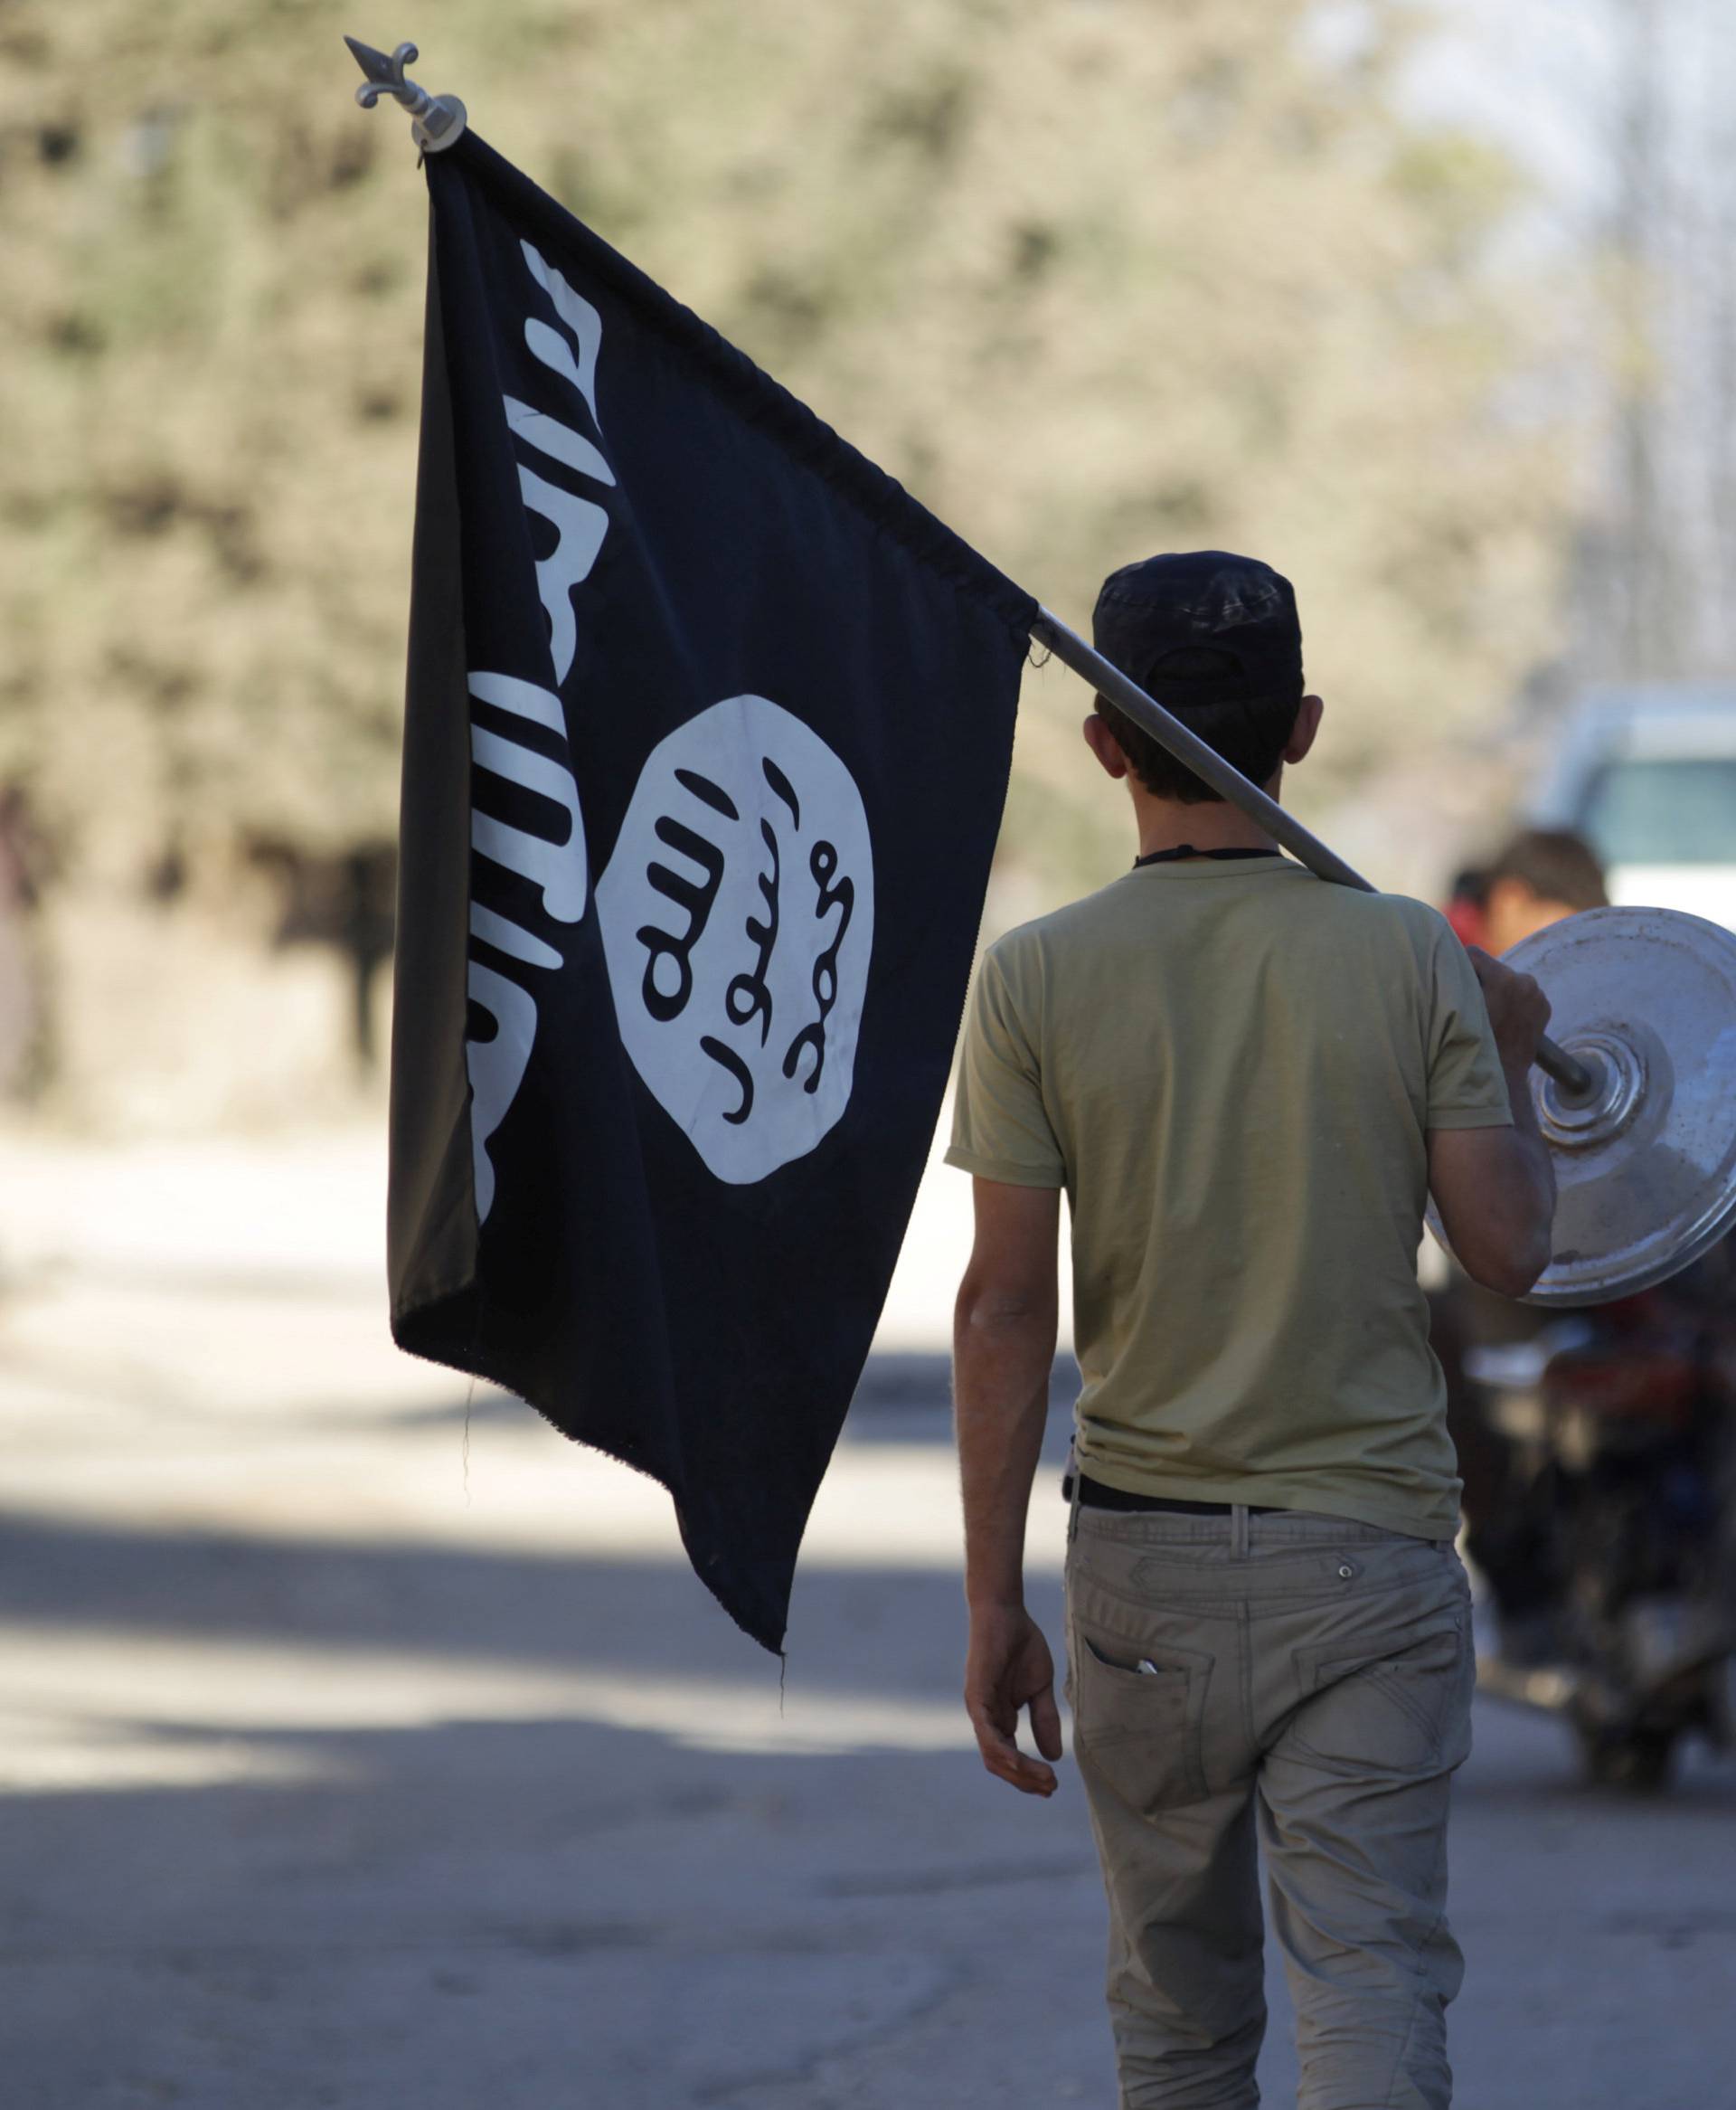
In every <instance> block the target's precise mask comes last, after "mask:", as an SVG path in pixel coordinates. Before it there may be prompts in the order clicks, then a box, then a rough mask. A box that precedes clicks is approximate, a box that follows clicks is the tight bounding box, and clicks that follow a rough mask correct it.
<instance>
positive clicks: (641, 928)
mask: <svg viewBox="0 0 1736 2110" xmlns="http://www.w3.org/2000/svg"><path fill="white" fill-rule="evenodd" d="M873 896H874V886H873V849H872V846H871V844H870V840H869V834H868V817H867V814H866V812H865V811H864V809H863V803H862V795H861V793H860V791H858V790H857V788H856V784H855V780H854V778H853V777H852V776H851V774H850V772H849V771H848V770H847V769H846V768H845V767H844V763H843V762H842V761H841V760H840V759H839V757H838V756H837V754H836V753H835V752H834V751H833V749H832V748H831V747H829V746H828V745H827V743H826V742H825V741H824V740H823V739H821V737H820V736H819V734H818V733H816V732H815V731H814V730H813V729H812V727H810V726H808V725H807V724H804V723H803V722H802V720H801V719H799V718H797V717H796V716H795V715H794V714H792V713H791V712H789V711H787V710H785V709H783V708H782V706H781V705H778V704H774V703H772V702H770V701H769V700H768V698H766V697H764V696H757V695H741V696H731V697H730V698H729V699H728V700H727V701H726V702H723V703H720V704H714V705H712V707H711V708H710V709H709V710H705V711H702V712H700V713H699V714H698V715H697V716H696V717H693V718H690V719H689V720H688V721H687V723H686V724H684V725H682V726H680V727H678V728H677V729H676V731H675V732H674V733H670V734H669V735H668V737H667V738H666V739H665V740H663V741H661V742H660V743H658V745H657V746H656V748H654V749H653V750H652V752H651V754H650V756H649V757H648V759H647V760H646V764H645V767H644V769H643V770H642V771H641V772H640V775H639V781H638V783H637V786H636V787H635V790H634V793H633V799H632V802H631V804H630V805H629V807H628V809H627V818H626V819H625V820H624V821H623V822H622V825H621V831H620V835H619V837H618V839H617V841H616V845H615V850H614V854H613V856H611V857H610V859H609V868H608V870H607V871H606V872H605V873H604V874H603V876H602V878H601V879H600V880H599V882H598V885H597V908H598V913H599V919H600V923H601V929H602V936H603V946H604V951H605V954H606V956H607V958H608V961H609V986H610V988H611V989H612V990H613V993H614V998H615V1010H616V1016H617V1018H618V1022H619V1026H620V1032H621V1038H622V1041H623V1042H624V1044H625V1046H626V1047H627V1053H628V1055H630V1056H631V1057H632V1060H633V1064H634V1066H635V1068H636V1069H637V1071H638V1074H639V1075H640V1077H641V1078H642V1079H643V1080H644V1082H645V1083H646V1087H647V1088H648V1089H649V1091H650V1092H651V1093H652V1094H653V1096H654V1097H655V1098H656V1100H657V1102H658V1103H659V1104H660V1105H661V1106H662V1107H663V1109H664V1111H665V1112H666V1113H667V1114H668V1115H669V1117H670V1118H671V1120H673V1121H675V1124H676V1126H677V1127H678V1128H680V1129H681V1130H682V1131H683V1132H684V1134H685V1135H686V1136H687V1138H688V1139H689V1140H690V1141H691V1142H692V1143H693V1148H694V1149H695V1150H697V1151H698V1152H699V1155H700V1156H701V1158H702V1159H703V1160H704V1162H705V1164H706V1165H707V1166H708V1167H709V1168H710V1169H711V1170H712V1172H713V1173H714V1174H715V1175H716V1176H717V1178H719V1179H722V1180H724V1181H726V1182H728V1183H729V1184H731V1186H748V1185H750V1184H752V1183H753V1182H755V1181H757V1180H760V1179H764V1178H767V1177H768V1176H769V1174H771V1173H773V1172H775V1171H777V1170H778V1169H779V1168H780V1167H781V1166H784V1165H788V1164H790V1163H791V1162H792V1161H793V1160H795V1159H797V1158H802V1157H805V1156H806V1155H807V1153H808V1152H809V1151H810V1150H813V1149H814V1148H815V1146H816V1144H817V1143H818V1142H819V1141H820V1140H822V1138H824V1137H825V1136H826V1134H827V1133H828V1132H829V1131H831V1130H832V1129H833V1128H835V1126H836V1125H837V1122H838V1121H839V1120H840V1119H841V1118H842V1116H843V1113H844V1109H845V1107H846V1106H847V1105H848V1104H849V1102H850V1094H851V1091H852V1088H853V1086H854V1076H855V1058H856V1043H857V1038H858V1035H859V1033H860V1029H861V1025H862V1008H863V998H864V996H865V994H866V990H867V985H868V963H869V959H870V956H871V954H872V952H873V913H874V900H873Z"/></svg>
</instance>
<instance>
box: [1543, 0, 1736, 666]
mask: <svg viewBox="0 0 1736 2110" xmlns="http://www.w3.org/2000/svg"><path fill="white" fill-rule="evenodd" d="M1600 12H1601V14H1603V16H1604V18H1605V25H1606V27H1607V28H1608V30H1609V33H1610V43H1611V53H1612V56H1611V62H1610V64H1609V68H1608V80H1607V85H1606V87H1605V90H1604V94H1603V97H1602V100H1601V107H1599V108H1597V109H1591V110H1588V112H1587V113H1586V115H1587V118H1588V119H1589V126H1590V129H1591V130H1592V132H1593V134H1594V136H1598V135H1600V136H1601V137H1602V138H1603V140H1604V141H1605V143H1606V146H1605V153H1604V156H1603V160H1604V162H1605V164H1606V166H1607V167H1608V169H1609V174H1610V178H1611V181H1610V184H1609V194H1608V197H1607V199H1606V200H1605V201H1604V203H1603V216H1604V219H1605V221H1606V223H1607V230H1608V239H1607V241H1606V243H1605V244H1604V245H1603V246H1604V249H1605V251H1606V254H1607V269H1606V270H1604V272H1603V273H1602V275H1601V279H1600V282H1599V293H1600V295H1601V299H1600V303H1599V308H1597V309H1594V310H1593V321H1594V333H1593V335H1594V343H1595V345H1596V349H1595V351H1594V354H1593V364H1594V368H1595V370H1594V372H1593V373H1592V374H1590V377H1589V378H1590V383H1591V387H1592V389H1593V391H1595V392H1596V393H1599V395H1600V396H1601V398H1602V400H1603V403H1604V410H1605V421H1607V424H1608V427H1609V446H1608V449H1607V453H1606V458H1605V459H1604V462H1603V465H1602V468H1603V473H1602V476H1601V478H1600V479H1599V487H1598V488H1596V489H1595V490H1594V492H1593V494H1592V497H1591V500H1590V506H1589V507H1588V517H1587V522H1586V532H1585V534H1584V535H1583V538H1582V541H1581V545H1580V554H1579V561H1578V563H1577V565H1576V567H1575V578H1574V594H1573V601H1572V621H1571V656H1570V661H1569V667H1568V672H1569V674H1570V677H1571V678H1572V679H1573V680H1574V681H1576V682H1582V681H1590V680H1599V679H1601V680H1609V679H1612V678H1614V679H1629V680H1640V681H1645V680H1659V679H1664V680H1667V679H1672V678H1694V677H1723V678H1726V679H1728V678H1729V677H1731V676H1732V675H1736V118H1732V116H1731V96H1730V83H1731V80H1732V79H1736V16H1732V14H1731V9H1730V7H1729V6H1728V5H1727V4H1726V0H1605V4H1604V6H1603V8H1602V9H1601V10H1600ZM1599 338H1600V339H1601V340H1602V341H1601V342H1597V340H1598V339H1599Z"/></svg>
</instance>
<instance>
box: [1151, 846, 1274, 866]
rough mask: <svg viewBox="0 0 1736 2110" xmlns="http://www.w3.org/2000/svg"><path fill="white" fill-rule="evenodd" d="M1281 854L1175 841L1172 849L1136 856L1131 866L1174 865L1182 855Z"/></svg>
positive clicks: (1270, 851) (1263, 855)
mask: <svg viewBox="0 0 1736 2110" xmlns="http://www.w3.org/2000/svg"><path fill="white" fill-rule="evenodd" d="M1282 855H1283V852H1282V851H1280V850H1244V849H1233V850H1196V849H1195V848H1194V846H1193V844H1192V843H1177V844H1176V846H1175V848H1174V849H1173V850H1148V851H1147V852H1146V855H1145V856H1143V857H1136V858H1135V859H1134V860H1133V868H1134V870H1135V871H1136V872H1137V870H1138V869H1139V867H1140V866H1141V865H1175V864H1177V863H1179V862H1180V861H1181V859H1182V858H1184V857H1220V858H1226V859H1227V858H1230V857H1277V856H1282Z"/></svg>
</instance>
